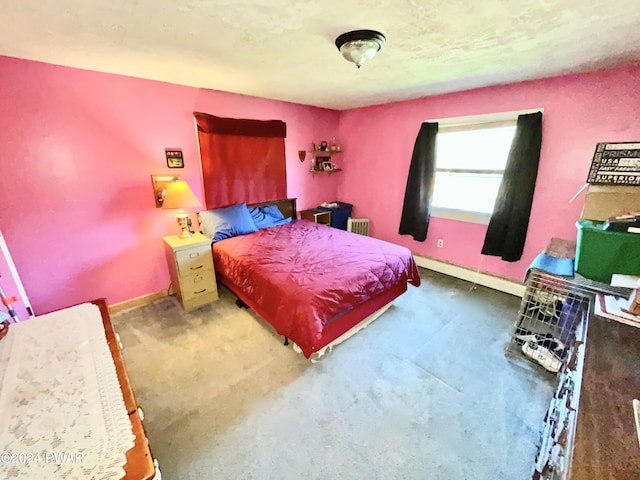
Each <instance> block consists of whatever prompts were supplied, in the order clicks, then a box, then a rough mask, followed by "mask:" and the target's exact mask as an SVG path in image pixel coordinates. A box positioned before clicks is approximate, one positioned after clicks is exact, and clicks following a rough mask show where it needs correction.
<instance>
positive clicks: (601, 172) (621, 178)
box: [587, 142, 640, 186]
mask: <svg viewBox="0 0 640 480" xmlns="http://www.w3.org/2000/svg"><path fill="white" fill-rule="evenodd" d="M587 183H592V184H600V185H637V186H640V142H622V143H598V144H597V145H596V152H595V153H594V155H593V160H592V161H591V168H590V169H589V176H588V177H587Z"/></svg>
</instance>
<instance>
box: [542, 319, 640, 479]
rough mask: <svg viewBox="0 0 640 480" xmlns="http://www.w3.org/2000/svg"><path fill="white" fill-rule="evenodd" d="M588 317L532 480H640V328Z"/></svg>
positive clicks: (549, 416) (578, 334) (574, 346)
mask: <svg viewBox="0 0 640 480" xmlns="http://www.w3.org/2000/svg"><path fill="white" fill-rule="evenodd" d="M584 317H585V318H584V319H583V320H582V321H581V322H580V323H579V324H578V327H577V331H576V337H575V342H574V343H573V344H572V345H571V346H570V350H569V352H568V356H567V358H568V361H567V363H566V365H565V366H564V367H563V369H562V370H561V371H560V373H559V374H558V386H557V389H556V393H555V395H554V397H553V399H552V400H551V405H550V407H549V411H548V412H547V415H546V417H545V423H544V427H543V430H542V436H541V446H540V451H539V453H538V457H537V458H536V466H535V468H534V471H533V475H532V477H531V478H532V480H541V479H545V480H569V479H573V480H583V479H584V480H586V479H588V480H598V479H602V480H604V479H607V480H627V479H631V478H640V455H639V454H638V451H639V450H638V448H639V447H638V434H637V433H636V426H635V419H634V411H633V399H634V398H637V397H638V396H640V329H638V328H636V327H632V326H629V325H625V324H622V323H618V322H616V321H613V320H607V319H604V318H601V317H598V316H591V317H590V318H587V317H588V315H587V314H586V313H585V315H584Z"/></svg>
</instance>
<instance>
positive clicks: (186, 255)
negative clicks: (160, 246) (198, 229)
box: [163, 233, 218, 311]
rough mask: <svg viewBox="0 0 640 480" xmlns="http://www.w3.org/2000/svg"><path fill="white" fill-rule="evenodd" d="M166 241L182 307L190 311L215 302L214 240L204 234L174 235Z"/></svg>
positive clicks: (172, 273)
mask: <svg viewBox="0 0 640 480" xmlns="http://www.w3.org/2000/svg"><path fill="white" fill-rule="evenodd" d="M163 240H164V243H165V253H166V256H167V265H168V267H169V275H170V276H171V285H172V287H173V289H174V292H175V295H176V298H177V299H178V301H179V302H180V304H181V305H182V308H184V309H185V310H187V311H188V310H193V309H195V308H198V307H201V306H202V305H206V304H207V303H211V302H215V301H216V300H217V299H218V287H217V285H216V273H215V271H214V269H213V255H212V254H211V240H209V239H208V238H207V237H205V236H204V235H202V234H201V233H194V234H193V236H192V237H190V238H180V237H179V236H177V235H171V236H168V237H163Z"/></svg>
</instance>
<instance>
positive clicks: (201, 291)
mask: <svg viewBox="0 0 640 480" xmlns="http://www.w3.org/2000/svg"><path fill="white" fill-rule="evenodd" d="M206 291H207V289H206V288H205V289H204V290H200V291H198V292H193V293H195V294H196V295H198V294H200V293H204V292H206Z"/></svg>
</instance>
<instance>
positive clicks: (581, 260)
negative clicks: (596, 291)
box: [576, 220, 640, 284]
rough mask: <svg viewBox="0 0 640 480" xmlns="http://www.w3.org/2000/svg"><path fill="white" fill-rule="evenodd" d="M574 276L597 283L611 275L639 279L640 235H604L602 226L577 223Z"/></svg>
mask: <svg viewBox="0 0 640 480" xmlns="http://www.w3.org/2000/svg"><path fill="white" fill-rule="evenodd" d="M576 226H577V227H578V242H577V246H576V272H577V273H579V274H580V275H582V276H583V277H586V278H589V279H591V280H595V281H597V282H601V283H607V284H609V283H611V275H613V274H614V273H622V274H626V275H640V234H639V233H626V232H608V231H606V230H603V226H604V222H599V221H595V220H578V221H577V222H576Z"/></svg>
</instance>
